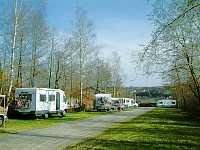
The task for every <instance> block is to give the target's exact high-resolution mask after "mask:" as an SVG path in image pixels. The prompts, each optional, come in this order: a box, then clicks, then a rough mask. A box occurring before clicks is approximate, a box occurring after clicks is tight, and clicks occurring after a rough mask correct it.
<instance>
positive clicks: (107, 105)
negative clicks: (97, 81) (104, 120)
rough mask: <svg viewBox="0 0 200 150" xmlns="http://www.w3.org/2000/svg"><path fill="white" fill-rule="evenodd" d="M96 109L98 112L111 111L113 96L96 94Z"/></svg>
mask: <svg viewBox="0 0 200 150" xmlns="http://www.w3.org/2000/svg"><path fill="white" fill-rule="evenodd" d="M95 98H96V99H95V103H94V108H95V109H96V110H97V111H109V110H110V109H111V107H112V105H111V94H96V95H95Z"/></svg>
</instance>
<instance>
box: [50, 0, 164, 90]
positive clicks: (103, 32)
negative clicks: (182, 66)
mask: <svg viewBox="0 0 200 150" xmlns="http://www.w3.org/2000/svg"><path fill="white" fill-rule="evenodd" d="M77 3H78V4H79V5H80V6H82V7H83V8H84V9H85V10H86V11H87V13H88V17H89V18H90V19H91V20H92V21H93V23H94V25H95V32H96V35H97V43H98V45H100V46H101V47H102V49H101V51H102V53H103V54H104V56H105V57H107V58H109V56H110V55H111V53H112V52H113V51H117V52H118V53H119V54H120V56H121V61H122V65H121V66H122V72H123V73H122V74H123V79H124V84H125V85H127V86H157V85H160V84H162V81H161V79H160V78H159V77H158V76H157V75H153V76H144V75H143V74H142V72H141V71H139V70H138V69H137V70H135V67H134V66H135V64H136V61H137V60H136V58H135V57H132V55H134V56H137V53H138V52H139V50H140V49H141V46H140V45H141V44H145V43H146V42H147V41H148V40H150V38H151V37H150V35H151V32H152V29H153V26H152V24H151V22H150V21H149V20H148V18H149V17H148V15H149V14H150V13H151V9H152V8H151V4H150V3H149V2H148V0H79V1H78V0H48V1H47V21H48V23H49V25H50V26H53V27H55V28H56V29H57V30H58V31H60V32H67V31H68V30H69V29H70V22H71V21H72V20H73V16H74V8H75V6H76V5H77ZM131 61H132V63H131Z"/></svg>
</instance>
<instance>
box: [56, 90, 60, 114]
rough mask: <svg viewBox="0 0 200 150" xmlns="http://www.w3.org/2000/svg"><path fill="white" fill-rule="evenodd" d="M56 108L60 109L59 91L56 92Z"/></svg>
mask: <svg viewBox="0 0 200 150" xmlns="http://www.w3.org/2000/svg"><path fill="white" fill-rule="evenodd" d="M56 110H60V93H59V92H56Z"/></svg>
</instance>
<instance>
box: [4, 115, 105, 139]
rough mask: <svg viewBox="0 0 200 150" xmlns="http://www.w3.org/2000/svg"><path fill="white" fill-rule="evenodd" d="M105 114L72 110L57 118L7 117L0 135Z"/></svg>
mask: <svg viewBox="0 0 200 150" xmlns="http://www.w3.org/2000/svg"><path fill="white" fill-rule="evenodd" d="M104 114H107V113H106V112H74V113H67V114H66V117H63V118H59V117H50V118H49V119H38V120H36V119H31V120H30V119H29V120H28V119H26V120H22V119H9V120H8V122H7V123H6V127H5V128H3V127H1V128H0V135H3V134H6V133H16V132H19V131H25V130H30V129H34V128H45V127H49V126H52V125H55V124H57V123H62V122H67V121H73V120H81V119H87V118H92V117H95V116H97V115H104Z"/></svg>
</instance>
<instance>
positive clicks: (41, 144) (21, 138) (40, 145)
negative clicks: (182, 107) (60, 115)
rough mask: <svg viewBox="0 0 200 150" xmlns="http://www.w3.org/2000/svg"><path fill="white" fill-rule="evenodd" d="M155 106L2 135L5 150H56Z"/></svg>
mask: <svg viewBox="0 0 200 150" xmlns="http://www.w3.org/2000/svg"><path fill="white" fill-rule="evenodd" d="M152 109H153V108H138V109H134V110H132V111H126V112H116V113H111V114H107V115H100V116H96V117H94V118H92V119H91V118H90V119H85V120H77V121H68V122H64V123H60V124H58V125H56V126H52V127H48V128H43V129H33V130H30V131H24V132H19V133H16V134H9V135H8V136H2V137H0V148H3V150H19V149H20V150H27V149H31V150H41V149H42V150H55V149H63V148H65V147H66V146H68V145H70V144H76V143H78V142H80V141H82V140H84V139H85V138H89V137H94V136H95V135H98V134H100V133H102V132H103V131H105V130H106V129H108V128H109V127H111V126H112V125H114V124H115V123H118V122H123V121H127V120H129V119H131V118H135V117H137V116H139V115H142V114H144V113H145V112H147V111H150V110H152Z"/></svg>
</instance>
